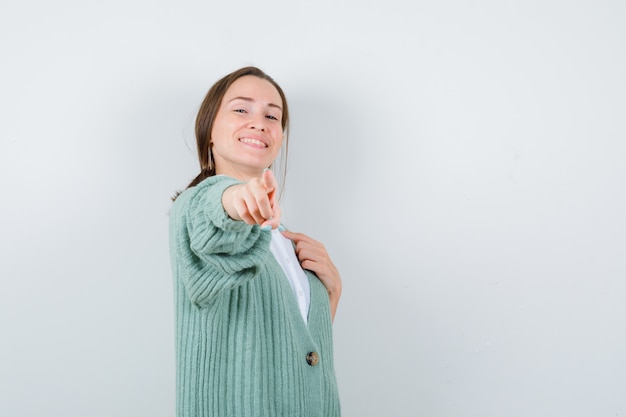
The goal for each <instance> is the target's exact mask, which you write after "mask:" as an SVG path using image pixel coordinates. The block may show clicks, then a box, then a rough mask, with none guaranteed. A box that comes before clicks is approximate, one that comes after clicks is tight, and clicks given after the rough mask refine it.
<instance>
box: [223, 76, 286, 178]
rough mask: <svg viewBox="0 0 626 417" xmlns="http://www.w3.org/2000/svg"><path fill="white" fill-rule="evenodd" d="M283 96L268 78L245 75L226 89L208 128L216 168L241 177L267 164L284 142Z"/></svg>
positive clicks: (259, 169) (269, 163) (253, 173)
mask: <svg viewBox="0 0 626 417" xmlns="http://www.w3.org/2000/svg"><path fill="white" fill-rule="evenodd" d="M282 106H283V103H282V99H281V97H280V94H278V90H276V88H275V87H274V86H273V85H272V84H271V83H270V82H269V81H267V80H264V79H262V78H258V77H255V76H253V75H247V76H244V77H241V78H239V79H238V80H237V81H235V82H234V83H233V84H232V85H231V86H230V87H229V88H228V90H227V91H226V94H225V95H224V98H223V99H222V103H221V104H220V108H219V110H218V111H217V114H216V116H215V120H214V122H213V130H212V131H211V142H212V143H213V147H212V153H213V160H214V161H215V172H216V173H217V174H224V175H228V176H231V177H234V178H238V179H240V180H242V181H247V180H249V179H250V178H253V177H258V176H260V175H261V174H262V172H263V170H264V169H265V168H267V167H269V166H270V165H271V164H272V162H274V159H276V156H277V155H278V152H279V150H280V147H281V145H282V142H283V129H282V125H281V118H282Z"/></svg>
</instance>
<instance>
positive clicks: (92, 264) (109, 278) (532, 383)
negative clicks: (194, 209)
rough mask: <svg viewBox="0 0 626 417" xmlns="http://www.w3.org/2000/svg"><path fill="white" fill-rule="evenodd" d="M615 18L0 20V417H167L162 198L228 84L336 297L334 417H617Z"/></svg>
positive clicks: (169, 372) (70, 6)
mask: <svg viewBox="0 0 626 417" xmlns="http://www.w3.org/2000/svg"><path fill="white" fill-rule="evenodd" d="M625 21H626V6H625V3H624V2H621V1H618V0H608V1H602V2H598V1H592V0H588V1H583V0H580V1H569V2H566V1H557V0H544V1H521V0H519V1H515V0H513V1H508V2H498V1H488V0H480V1H476V2H464V1H460V0H449V1H443V2H425V1H418V2H412V1H408V0H406V1H398V0H395V1H394V0H392V1H384V2H367V1H357V0H354V1H338V0H335V1H328V0H323V1H317V2H296V1H283V2H276V1H270V2H252V1H240V2H226V1H221V2H210V1H199V0H195V1H194V0H183V1H177V2H164V1H147V0H146V1H143V2H142V1H126V0H125V1H121V0H109V1H107V2H104V1H101V2H97V3H96V2H87V1H78V0H76V1H68V0H65V1H55V2H47V1H43V0H38V1H21V2H17V1H7V0H4V1H3V2H2V4H1V5H0V54H1V55H0V57H1V61H0V71H1V73H0V74H1V77H0V138H1V147H0V189H1V190H2V204H1V205H0V235H1V236H2V237H1V239H0V245H1V246H0V253H1V255H0V256H1V262H0V277H1V281H0V282H1V287H0V325H1V327H0V329H1V334H2V342H1V343H0V393H1V395H0V415H2V416H20V417H31V416H64V417H73V416H81V417H82V416H93V417H97V416H103V417H111V416H116V417H124V416H129V417H130V416H132V417H142V416H145V417H159V416H164V417H165V416H172V415H173V410H174V363H173V361H174V353H173V317H172V316H173V298H172V284H171V277H170V269H169V268H170V266H169V258H168V250H167V245H168V244H167V220H168V218H167V212H168V209H169V207H170V201H169V197H170V196H171V195H172V194H173V193H174V192H175V190H177V189H179V188H181V187H183V186H184V185H185V184H186V183H187V182H188V181H189V180H190V179H191V178H192V177H193V176H194V175H195V172H196V170H197V163H196V160H195V155H194V146H195V145H194V142H193V129H192V124H193V118H194V116H195V112H196V110H197V107H198V105H199V104H200V101H201V100H202V98H203V96H204V94H205V93H206V91H207V89H208V88H209V87H210V85H211V84H212V83H213V82H214V81H215V80H217V79H218V78H219V77H221V76H222V75H224V74H226V73H227V72H230V71H231V70H234V69H236V68H238V67H240V66H243V65H248V64H254V65H257V66H260V67H261V68H263V69H265V70H266V71H267V72H268V73H270V74H271V75H273V76H274V77H275V78H276V79H277V81H279V83H281V85H282V86H283V87H284V89H285V90H286V92H287V94H288V98H289V100H290V103H291V110H292V113H293V129H292V137H291V159H290V172H289V177H288V182H287V190H286V194H285V199H284V204H283V205H284V210H285V211H286V213H285V221H286V222H287V224H288V226H290V227H291V228H292V229H296V230H301V231H305V232H307V233H309V234H311V235H313V236H314V237H316V238H318V239H319V240H322V241H324V242H325V243H326V245H327V247H328V248H329V250H330V251H331V253H332V255H333V257H334V260H335V261H336V263H337V265H338V266H339V267H340V268H341V271H342V272H343V279H344V296H343V300H342V304H341V306H340V310H339V313H338V317H337V320H336V323H335V335H336V336H335V337H336V339H335V344H336V363H337V373H338V378H339V383H340V391H341V395H342V402H343V410H344V416H347V417H365V416H376V417H378V416H407V417H408V416H411V417H413V416H428V417H438V416H441V417H460V416H463V417H493V416H498V417H525V416H528V417H531V416H532V417H537V416H550V417H553V416H568V417H574V416H581V417H583V416H584V417H588V416H594V417H596V416H617V415H624V414H626V396H624V392H626V376H625V375H626V330H625V326H624V318H625V317H626V303H625V301H626V280H625V278H626V239H625V236H626V220H625V216H624V213H626V197H625V192H624V191H625V189H626V168H625V167H624V161H625V160H626V122H625V120H626V119H625V118H624V116H625V114H626V81H625V80H626V78H625V77H624V74H626V47H625V46H624V45H625V44H626V43H625V41H626V26H625V25H624V22H625Z"/></svg>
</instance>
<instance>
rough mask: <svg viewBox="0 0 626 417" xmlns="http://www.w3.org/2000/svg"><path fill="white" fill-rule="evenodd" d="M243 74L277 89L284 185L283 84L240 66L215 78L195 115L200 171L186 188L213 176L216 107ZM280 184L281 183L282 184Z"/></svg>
mask: <svg viewBox="0 0 626 417" xmlns="http://www.w3.org/2000/svg"><path fill="white" fill-rule="evenodd" d="M246 75H252V76H255V77H258V78H261V79H264V80H267V81H269V82H270V83H271V84H272V85H273V86H274V87H275V88H276V90H277V91H278V94H279V95H280V98H281V100H282V101H283V103H282V104H283V106H282V107H283V114H282V118H281V125H282V128H283V134H284V135H285V136H284V144H283V147H282V149H281V153H282V155H281V158H280V160H281V165H282V182H283V184H282V186H284V178H285V176H286V173H287V151H288V144H289V143H288V142H289V140H288V133H289V132H288V131H289V109H288V107H287V98H286V97H285V93H284V92H283V90H282V88H280V86H279V85H278V83H277V82H276V81H274V79H273V78H272V77H270V76H269V75H267V74H266V73H265V72H263V71H262V70H260V69H259V68H257V67H252V66H250V67H244V68H240V69H238V70H236V71H233V72H231V73H230V74H228V75H226V76H225V77H223V78H222V79H220V80H219V81H217V82H216V83H215V84H213V86H212V87H211V89H210V90H209V92H208V93H207V95H206V96H205V97H204V100H203V101H202V104H201V105H200V110H199V111H198V115H197V116H196V129H195V133H196V145H197V147H198V161H199V162H200V173H199V174H198V175H197V176H196V177H195V178H194V179H193V180H192V181H191V182H190V183H189V185H187V188H190V187H194V186H196V185H198V184H199V183H200V182H201V181H202V180H204V179H206V178H209V177H212V176H213V175H215V162H214V161H213V159H212V156H211V152H210V150H211V146H213V144H212V142H211V132H212V131H213V123H214V121H215V116H216V115H217V111H218V110H219V108H220V105H221V104H222V99H223V98H224V95H225V94H226V91H227V90H228V88H229V87H230V86H231V85H232V84H233V83H234V82H235V81H237V80H238V79H239V78H241V77H245V76H246ZM281 188H282V187H281ZM180 193H181V192H180V191H179V192H177V193H176V195H175V196H174V197H172V200H176V198H177V197H178V196H179V195H180Z"/></svg>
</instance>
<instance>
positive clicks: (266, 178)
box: [261, 169, 276, 194]
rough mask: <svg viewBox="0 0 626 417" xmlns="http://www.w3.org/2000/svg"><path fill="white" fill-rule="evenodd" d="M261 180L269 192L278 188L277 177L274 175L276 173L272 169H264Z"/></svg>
mask: <svg viewBox="0 0 626 417" xmlns="http://www.w3.org/2000/svg"><path fill="white" fill-rule="evenodd" d="M261 182H262V183H263V186H264V187H265V190H266V191H267V193H268V194H269V193H271V192H273V191H274V190H275V189H276V178H275V177H274V173H273V172H272V170H271V169H266V170H265V171H263V175H262V176H261Z"/></svg>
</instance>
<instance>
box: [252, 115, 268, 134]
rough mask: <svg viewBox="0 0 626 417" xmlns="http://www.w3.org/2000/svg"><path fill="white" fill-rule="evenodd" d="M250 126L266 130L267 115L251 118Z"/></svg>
mask: <svg viewBox="0 0 626 417" xmlns="http://www.w3.org/2000/svg"><path fill="white" fill-rule="evenodd" d="M250 128H251V129H254V130H260V131H262V132H263V131H265V117H254V118H253V119H252V120H250Z"/></svg>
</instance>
